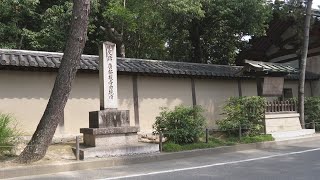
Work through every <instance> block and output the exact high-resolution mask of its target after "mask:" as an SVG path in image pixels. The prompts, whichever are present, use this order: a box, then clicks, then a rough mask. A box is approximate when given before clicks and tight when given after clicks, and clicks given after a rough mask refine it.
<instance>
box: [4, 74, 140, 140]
mask: <svg viewBox="0 0 320 180" xmlns="http://www.w3.org/2000/svg"><path fill="white" fill-rule="evenodd" d="M55 76H56V73H54V72H27V71H3V70H1V71H0V112H2V113H10V114H12V115H13V116H14V117H15V118H16V121H17V123H18V128H19V129H20V130H21V131H22V132H23V134H24V135H31V134H32V133H33V132H34V131H35V129H36V127H37V124H38V123H39V120H40V118H41V116H42V114H43V112H44V109H45V107H46V105H47V103H48V99H49V96H50V93H51V90H52V87H53V84H54V80H55ZM118 86H119V90H118V91H119V92H118V93H119V109H129V110H130V120H131V122H134V115H133V113H134V112H133V98H132V81H131V77H130V76H118ZM95 110H99V81H98V74H87V73H80V74H78V75H77V77H76V79H75V81H74V83H73V88H72V92H71V94H70V97H69V100H68V102H67V105H66V108H65V112H64V127H60V128H58V129H57V131H56V134H77V133H79V128H82V127H88V126H89V111H95Z"/></svg>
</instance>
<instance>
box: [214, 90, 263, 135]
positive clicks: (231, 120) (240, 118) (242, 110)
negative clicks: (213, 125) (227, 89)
mask: <svg viewBox="0 0 320 180" xmlns="http://www.w3.org/2000/svg"><path fill="white" fill-rule="evenodd" d="M265 102H266V101H265V98H262V97H258V96H252V97H231V98H229V100H228V101H227V104H226V105H225V106H224V107H223V112H224V113H223V114H224V115H225V116H226V117H225V118H224V119H222V120H219V121H218V122H217V124H218V127H219V129H220V130H222V131H226V132H228V133H229V135H238V132H239V131H238V129H239V127H240V126H241V128H242V129H243V130H245V131H246V133H247V134H248V135H257V134H259V133H260V132H261V130H262V128H263V126H262V122H263V119H264V112H265Z"/></svg>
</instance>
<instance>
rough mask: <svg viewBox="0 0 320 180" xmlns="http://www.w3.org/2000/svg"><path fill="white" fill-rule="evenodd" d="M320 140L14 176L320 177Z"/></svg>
mask: <svg viewBox="0 0 320 180" xmlns="http://www.w3.org/2000/svg"><path fill="white" fill-rule="evenodd" d="M319 177H320V141H319V139H318V140H317V141H316V140H313V141H305V142H299V143H293V144H283V145H279V146H276V147H269V148H263V149H253V150H244V151H238V152H230V153H224V154H220V155H215V154H204V155H202V156H196V157H189V158H188V157H186V158H183V159H171V160H165V161H158V162H149V163H141V164H132V165H123V166H116V167H108V168H99V169H90V170H80V171H70V172H62V173H55V174H48V175H39V176H29V177H22V178H15V179H106V180H107V179H226V180H228V179H236V180H253V179H281V180H282V179H284V180H286V179H288V180H289V179H290V180H291V179H308V180H309V179H311V180H312V179H319Z"/></svg>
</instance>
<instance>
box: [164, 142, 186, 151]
mask: <svg viewBox="0 0 320 180" xmlns="http://www.w3.org/2000/svg"><path fill="white" fill-rule="evenodd" d="M181 150H182V146H181V145H179V144H175V143H173V142H166V143H164V144H163V151H165V152H177V151H181Z"/></svg>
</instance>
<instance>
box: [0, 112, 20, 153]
mask: <svg viewBox="0 0 320 180" xmlns="http://www.w3.org/2000/svg"><path fill="white" fill-rule="evenodd" d="M14 121H15V119H14V118H13V117H12V116H11V115H8V114H1V113H0V156H1V155H7V154H8V153H9V154H10V151H11V149H12V147H13V145H14V144H15V142H16V138H17V136H18V132H17V130H16V128H15V126H14Z"/></svg>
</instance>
